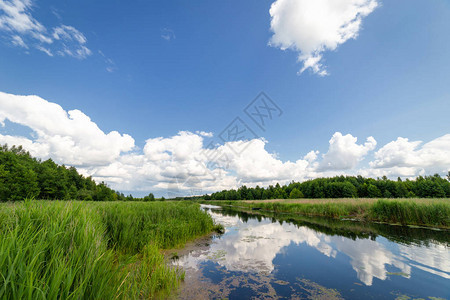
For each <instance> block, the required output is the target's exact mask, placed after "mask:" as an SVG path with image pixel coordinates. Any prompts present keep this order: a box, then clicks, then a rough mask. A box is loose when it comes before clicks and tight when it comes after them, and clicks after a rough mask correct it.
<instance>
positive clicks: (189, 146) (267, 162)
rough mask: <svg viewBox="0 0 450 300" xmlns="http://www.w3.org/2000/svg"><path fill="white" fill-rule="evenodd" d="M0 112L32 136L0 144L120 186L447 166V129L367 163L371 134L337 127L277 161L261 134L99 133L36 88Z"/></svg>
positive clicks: (198, 185)
mask: <svg viewBox="0 0 450 300" xmlns="http://www.w3.org/2000/svg"><path fill="white" fill-rule="evenodd" d="M6 120H8V121H10V122H12V123H16V124H20V125H22V126H26V127H29V128H30V129H31V130H32V132H33V134H32V136H33V138H30V137H24V136H14V135H7V134H5V135H2V134H0V144H3V143H8V144H9V145H23V146H24V147H25V149H27V150H28V151H30V152H31V154H32V155H33V156H37V157H39V158H43V159H46V158H52V159H54V160H55V161H56V162H58V163H60V164H66V165H74V166H76V167H77V168H78V169H79V170H80V172H82V173H83V174H85V175H88V176H93V178H94V179H96V180H98V181H105V182H108V183H110V184H111V186H112V187H113V188H115V189H118V190H123V191H159V192H160V193H164V191H168V192H170V193H172V195H187V194H202V193H206V192H212V191H217V190H223V189H230V188H237V187H239V186H241V185H243V184H245V185H248V186H255V185H260V186H267V185H269V184H275V183H277V182H279V183H281V184H285V183H288V182H290V181H291V180H295V181H303V180H305V179H311V178H316V177H324V176H334V175H341V174H344V175H356V174H361V175H363V176H370V177H378V176H383V175H386V176H389V177H391V178H392V177H393V178H395V177H396V176H402V177H413V176H417V175H419V174H430V173H432V172H435V170H440V171H439V173H441V174H442V173H446V172H447V171H448V170H450V159H449V157H450V155H449V149H450V134H448V135H444V136H442V137H439V138H437V139H435V140H433V141H430V142H428V143H425V144H423V145H422V146H421V147H420V145H421V144H422V143H421V142H410V141H408V140H407V139H402V138H399V139H397V140H396V141H393V142H391V143H388V144H386V145H385V146H383V147H381V148H380V149H379V150H378V151H377V152H376V153H375V156H374V159H373V161H372V162H370V163H369V165H368V167H362V168H361V167H360V162H361V160H362V159H364V158H365V157H366V156H368V155H369V153H370V151H373V150H374V149H375V147H376V141H375V139H374V138H373V137H369V138H367V140H366V142H365V143H364V144H358V143H357V138H356V137H353V136H352V135H350V134H347V135H343V134H341V133H340V132H336V133H335V134H334V135H333V136H332V138H331V139H330V141H329V148H328V150H327V152H326V153H325V154H323V155H320V153H319V151H317V150H313V151H310V152H309V153H308V154H306V155H304V156H300V154H299V157H303V158H300V159H298V160H296V161H282V160H281V159H280V158H279V157H278V156H277V155H276V154H274V153H271V152H269V151H267V149H266V146H267V143H268V141H266V140H264V139H253V140H246V141H234V142H227V143H225V144H218V145H216V146H214V147H212V148H211V147H209V146H207V145H206V144H207V143H206V142H205V138H208V141H209V139H210V138H211V137H210V136H211V135H212V134H211V133H208V132H203V131H198V132H196V133H192V132H188V131H180V132H179V133H178V134H176V135H174V136H171V137H156V138H150V139H147V140H146V142H145V146H144V147H143V149H141V150H140V149H137V148H135V145H134V139H133V138H132V137H131V136H129V135H127V134H120V133H118V132H117V131H112V132H109V133H105V132H103V131H102V130H101V129H100V128H99V127H98V126H97V124H96V123H95V122H93V121H92V120H91V119H90V118H89V117H88V116H87V115H86V114H84V113H83V112H81V111H79V110H69V111H66V110H64V109H63V108H62V107H61V106H59V105H58V104H55V103H52V102H49V101H46V100H44V99H42V98H40V97H38V96H16V95H11V94H6V93H1V92H0V124H2V126H4V129H6V130H7V129H8V128H7V127H8V125H7V123H6V122H5V121H6ZM236 149H244V150H243V151H242V152H237V151H236ZM358 167H359V168H358ZM444 171H445V172H444Z"/></svg>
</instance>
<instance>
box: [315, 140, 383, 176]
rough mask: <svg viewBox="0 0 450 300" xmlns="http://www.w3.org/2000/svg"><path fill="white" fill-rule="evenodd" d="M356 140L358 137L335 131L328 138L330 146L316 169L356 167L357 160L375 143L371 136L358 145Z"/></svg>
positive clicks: (347, 168)
mask: <svg viewBox="0 0 450 300" xmlns="http://www.w3.org/2000/svg"><path fill="white" fill-rule="evenodd" d="M357 140H358V138H356V137H354V136H352V135H351V134H346V135H342V133H340V132H336V133H335V134H334V135H333V137H332V138H331V139H330V147H329V149H328V152H327V153H325V154H324V155H323V156H322V157H323V159H322V161H321V162H320V164H319V167H318V170H319V171H326V170H349V169H352V168H354V167H356V165H357V164H358V162H360V161H361V160H362V159H363V158H364V157H365V156H366V155H367V153H368V152H369V151H371V150H373V149H375V146H376V145H377V142H376V141H375V139H374V138H373V137H371V136H370V137H368V138H367V141H366V142H365V143H364V144H362V145H358V144H357Z"/></svg>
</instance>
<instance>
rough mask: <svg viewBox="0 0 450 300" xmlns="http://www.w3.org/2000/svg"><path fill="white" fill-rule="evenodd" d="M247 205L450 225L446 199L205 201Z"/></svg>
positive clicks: (288, 211) (361, 217) (445, 226)
mask: <svg viewBox="0 0 450 300" xmlns="http://www.w3.org/2000/svg"><path fill="white" fill-rule="evenodd" d="M208 203H211V204H217V205H231V206H234V207H242V208H247V209H252V208H260V209H262V210H266V211H273V212H281V213H293V214H301V215H307V216H325V217H331V218H354V219H359V220H365V221H378V222H386V223H393V224H402V225H418V226H431V227H440V228H449V227H450V200H449V199H396V200H394V199H379V200H376V199H373V200H370V199H333V200H321V199H317V200H316V199H305V200H298V201H289V200H287V201H283V200H281V201H278V200H276V201H208Z"/></svg>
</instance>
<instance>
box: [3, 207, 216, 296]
mask: <svg viewBox="0 0 450 300" xmlns="http://www.w3.org/2000/svg"><path fill="white" fill-rule="evenodd" d="M213 227H214V223H213V220H212V219H211V217H210V216H209V215H208V214H206V213H205V212H202V211H201V210H200V209H199V206H198V204H192V203H142V202H141V203H139V202H138V203H134V202H133V203H130V202H118V203H106V202H102V203H93V202H89V203H86V202H59V201H53V202H50V201H26V202H22V203H15V204H1V205H0V299H114V298H125V299H129V298H149V297H152V296H155V295H158V294H168V293H169V292H170V291H171V290H173V289H174V288H176V287H177V286H178V284H179V281H180V280H181V279H182V278H183V277H184V273H183V272H182V270H179V269H177V268H175V267H171V266H169V265H168V264H167V263H166V261H165V259H164V256H163V255H162V254H161V252H160V250H161V249H162V248H172V247H176V246H182V245H183V244H184V243H185V242H186V241H188V240H190V239H193V238H195V237H197V236H200V235H203V234H205V233H208V232H210V231H211V230H212V229H213Z"/></svg>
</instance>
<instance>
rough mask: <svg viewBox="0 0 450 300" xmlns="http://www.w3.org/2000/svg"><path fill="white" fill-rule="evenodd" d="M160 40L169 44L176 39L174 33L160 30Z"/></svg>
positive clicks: (168, 30)
mask: <svg viewBox="0 0 450 300" xmlns="http://www.w3.org/2000/svg"><path fill="white" fill-rule="evenodd" d="M161 38H162V39H164V40H166V41H168V42H170V41H171V40H174V39H176V36H175V32H174V31H173V30H172V29H169V28H163V29H161Z"/></svg>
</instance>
